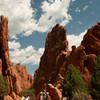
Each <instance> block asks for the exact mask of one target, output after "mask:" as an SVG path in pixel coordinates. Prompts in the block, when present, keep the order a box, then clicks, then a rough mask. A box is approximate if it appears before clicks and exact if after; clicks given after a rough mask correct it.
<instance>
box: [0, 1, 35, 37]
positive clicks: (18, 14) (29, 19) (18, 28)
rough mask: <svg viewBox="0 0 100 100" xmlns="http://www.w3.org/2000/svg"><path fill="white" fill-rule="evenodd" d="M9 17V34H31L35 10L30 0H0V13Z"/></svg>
mask: <svg viewBox="0 0 100 100" xmlns="http://www.w3.org/2000/svg"><path fill="white" fill-rule="evenodd" d="M2 14H3V15H4V16H7V17H8V18H9V33H10V34H9V35H10V36H15V35H16V34H22V33H23V34H31V33H32V31H33V28H34V27H35V26H34V23H35V22H36V21H35V20H34V15H35V10H33V9H32V7H31V0H3V1H2V0H0V15H2Z"/></svg>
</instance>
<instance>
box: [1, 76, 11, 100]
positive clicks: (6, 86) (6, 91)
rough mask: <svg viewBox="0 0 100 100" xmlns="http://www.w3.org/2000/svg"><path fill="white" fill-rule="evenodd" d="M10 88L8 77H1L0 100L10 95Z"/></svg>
mask: <svg viewBox="0 0 100 100" xmlns="http://www.w3.org/2000/svg"><path fill="white" fill-rule="evenodd" d="M9 92H10V87H9V82H8V80H7V78H6V77H4V76H2V75H0V100H3V98H4V96H6V95H7V94H9Z"/></svg>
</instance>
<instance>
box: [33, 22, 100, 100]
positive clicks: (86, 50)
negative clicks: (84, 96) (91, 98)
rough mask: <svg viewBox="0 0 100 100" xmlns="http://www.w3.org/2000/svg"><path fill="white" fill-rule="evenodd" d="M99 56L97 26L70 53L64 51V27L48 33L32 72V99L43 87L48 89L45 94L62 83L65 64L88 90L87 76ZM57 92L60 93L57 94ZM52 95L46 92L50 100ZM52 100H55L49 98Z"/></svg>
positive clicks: (98, 29)
mask: <svg viewBox="0 0 100 100" xmlns="http://www.w3.org/2000/svg"><path fill="white" fill-rule="evenodd" d="M99 54H100V23H98V24H97V25H95V26H93V27H92V28H90V29H89V30H88V32H87V33H86V35H85V36H84V38H83V41H82V42H81V45H80V46H79V47H77V48H76V46H72V51H69V50H68V42H67V40H66V30H65V29H64V27H62V26H60V25H56V26H55V27H54V28H53V29H52V31H51V32H49V33H48V36H47V38H46V45H45V51H44V54H43V56H42V57H41V61H40V66H39V68H38V69H37V70H36V71H35V75H34V84H33V87H34V89H35V91H36V95H37V94H39V92H40V91H42V90H43V89H45V87H46V86H47V87H49V90H48V91H49V92H50V89H51V90H52V89H55V88H57V89H59V87H60V82H61V80H63V77H64V75H65V73H66V71H67V67H68V65H69V64H73V65H74V66H75V67H76V68H77V69H79V70H80V72H81V74H82V76H83V78H84V80H85V81H86V83H87V85H88V87H90V79H91V74H92V71H93V68H94V65H95V63H96V59H97V56H98V55H99ZM49 83H50V84H51V85H50V86H49V85H48V84H49ZM54 91H55V90H53V92H54ZM58 91H59V92H60V90H58ZM53 92H50V93H51V94H50V96H51V98H52V97H53V96H54V95H53V94H54V93H53ZM52 95H53V96H52ZM55 95H56V94H55ZM58 97H59V96H58ZM52 100H56V99H55V98H52ZM57 100H60V99H57Z"/></svg>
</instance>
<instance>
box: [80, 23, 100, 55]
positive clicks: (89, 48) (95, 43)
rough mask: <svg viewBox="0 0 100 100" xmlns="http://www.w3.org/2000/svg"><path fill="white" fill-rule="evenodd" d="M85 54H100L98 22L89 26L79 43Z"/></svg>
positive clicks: (99, 24) (99, 28) (99, 25)
mask: <svg viewBox="0 0 100 100" xmlns="http://www.w3.org/2000/svg"><path fill="white" fill-rule="evenodd" d="M81 44H82V45H83V46H84V47H85V52H86V54H95V55H100V23H98V24H97V25H95V26H93V27H92V28H90V29H89V30H88V31H87V33H86V35H85V36H84V38H83V41H82V43H81Z"/></svg>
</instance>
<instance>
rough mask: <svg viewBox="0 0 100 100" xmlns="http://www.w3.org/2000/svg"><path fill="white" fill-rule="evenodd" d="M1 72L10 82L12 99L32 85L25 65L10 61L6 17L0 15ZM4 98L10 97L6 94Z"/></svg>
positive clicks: (17, 97)
mask: <svg viewBox="0 0 100 100" xmlns="http://www.w3.org/2000/svg"><path fill="white" fill-rule="evenodd" d="M1 74H2V75H4V76H7V79H8V81H9V84H10V96H11V97H12V98H13V99H14V100H20V97H19V94H20V92H21V91H22V90H24V89H27V88H30V87H31V86H32V83H33V81H32V76H31V75H28V73H27V71H26V67H23V66H21V65H20V64H17V65H16V66H13V64H12V62H11V61H10V57H9V47H8V18H4V16H1V21H0V75H1ZM6 98H10V97H9V96H8V97H6ZM10 99H11V98H10ZM10 99H9V100H10Z"/></svg>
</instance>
